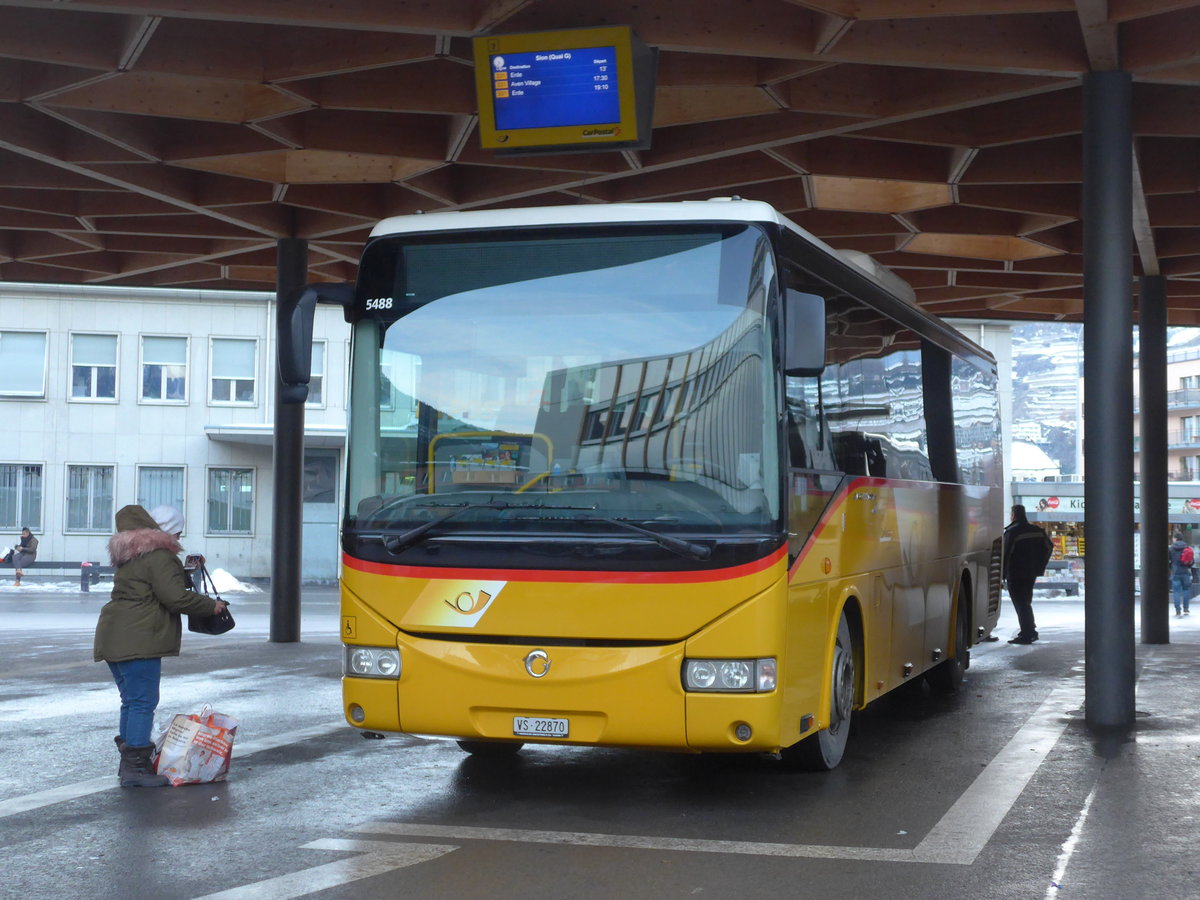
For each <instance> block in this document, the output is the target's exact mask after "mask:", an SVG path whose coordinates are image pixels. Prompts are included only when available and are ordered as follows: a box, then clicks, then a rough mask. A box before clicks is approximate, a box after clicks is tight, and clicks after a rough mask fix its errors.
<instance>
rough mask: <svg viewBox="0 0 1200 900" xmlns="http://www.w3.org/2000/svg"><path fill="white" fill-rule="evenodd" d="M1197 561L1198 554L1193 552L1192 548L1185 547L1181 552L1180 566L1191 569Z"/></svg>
mask: <svg viewBox="0 0 1200 900" xmlns="http://www.w3.org/2000/svg"><path fill="white" fill-rule="evenodd" d="M1195 561H1196V554H1195V553H1193V552H1192V548H1191V547H1184V548H1183V549H1182V550H1180V551H1179V564H1180V565H1181V566H1188V567H1191V565H1192V564H1193V563H1195Z"/></svg>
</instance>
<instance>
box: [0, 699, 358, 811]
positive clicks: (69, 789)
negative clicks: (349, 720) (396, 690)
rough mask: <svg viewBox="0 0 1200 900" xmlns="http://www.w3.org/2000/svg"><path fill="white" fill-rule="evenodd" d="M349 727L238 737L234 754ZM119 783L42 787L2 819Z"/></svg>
mask: <svg viewBox="0 0 1200 900" xmlns="http://www.w3.org/2000/svg"><path fill="white" fill-rule="evenodd" d="M347 727H348V726H347V725H346V723H345V722H342V721H340V720H339V721H337V722H324V723H322V724H320V725H310V726H309V727H308V728H299V729H297V730H295V731H287V732H284V733H283V734H275V735H270V736H269V737H263V738H258V739H257V740H253V741H246V742H245V743H238V742H236V741H235V742H234V747H233V756H234V759H235V760H236V759H240V758H242V757H244V756H250V755H251V754H254V753H261V752H262V751H264V750H274V749H275V748H276V747H285V746H287V745H288V744H298V743H300V742H301V741H307V740H309V739H311V738H315V737H321V736H323V735H326V734H332V733H333V732H335V731H341V730H342V729H343V728H347ZM115 787H117V776H115V775H102V776H100V777H99V778H89V779H88V780H87V781H77V782H75V783H74V784H64V785H62V786H61V787H56V788H50V789H49V790H46V791H38V792H37V793H36V794H26V795H25V796H24V797H13V798H11V799H9V800H0V819H4V818H7V817H8V816H15V815H17V814H18V813H23V812H28V811H29V810H31V809H40V808H41V807H43V806H52V805H54V804H55V803H65V802H67V801H68V800H77V799H79V798H80V797H86V796H88V795H89V794H97V793H99V792H100V791H106V790H108V789H109V788H115Z"/></svg>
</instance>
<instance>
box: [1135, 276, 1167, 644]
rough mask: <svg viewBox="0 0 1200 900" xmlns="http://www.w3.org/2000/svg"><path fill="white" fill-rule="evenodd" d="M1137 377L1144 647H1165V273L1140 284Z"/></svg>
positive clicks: (1143, 279)
mask: <svg viewBox="0 0 1200 900" xmlns="http://www.w3.org/2000/svg"><path fill="white" fill-rule="evenodd" d="M1138 379H1139V385H1140V390H1139V392H1138V393H1139V396H1140V398H1141V402H1140V403H1139V410H1140V412H1139V418H1140V422H1141V435H1140V440H1141V451H1140V452H1139V454H1138V459H1139V460H1140V462H1141V465H1140V466H1139V469H1140V471H1139V473H1138V474H1139V476H1140V479H1141V484H1142V488H1141V490H1142V565H1141V577H1140V581H1141V588H1142V606H1141V615H1142V643H1143V644H1167V643H1170V640H1171V631H1170V628H1169V627H1168V624H1167V609H1168V607H1167V595H1168V594H1169V593H1170V586H1169V584H1168V582H1169V578H1168V573H1167V564H1166V562H1167V559H1166V557H1167V553H1166V546H1167V542H1168V541H1169V540H1170V534H1169V532H1170V519H1169V517H1168V515H1167V403H1166V397H1167V284H1166V279H1165V278H1163V277H1162V276H1161V275H1147V276H1145V277H1144V278H1142V280H1141V294H1140V297H1139V300H1138Z"/></svg>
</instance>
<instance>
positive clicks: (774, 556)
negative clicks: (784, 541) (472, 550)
mask: <svg viewBox="0 0 1200 900" xmlns="http://www.w3.org/2000/svg"><path fill="white" fill-rule="evenodd" d="M786 555H787V548H786V547H780V548H779V549H778V550H776V551H775V552H774V553H771V554H770V555H768V556H764V557H763V558H762V559H756V560H754V561H753V562H749V563H744V564H742V565H740V566H730V567H729V568H725V569H704V570H702V571H697V572H584V571H577V570H564V571H552V570H547V569H442V568H434V567H430V566H401V565H394V564H392V563H375V562H367V561H366V560H362V559H355V558H354V557H353V556H350V555H348V554H346V553H343V554H342V565H344V566H346V568H348V569H354V570H355V571H358V572H366V573H368V574H371V575H390V576H393V577H405V578H427V579H430V580H434V579H455V580H464V579H473V580H477V581H545V582H564V583H567V584H697V583H701V582H706V581H728V580H729V579H732V578H742V577H745V576H747V575H756V574H758V573H759V572H762V571H765V570H766V569H769V568H770V567H771V566H773V565H775V564H776V563H777V562H779V561H780V560H781V559H783V558H784V557H785V556H786Z"/></svg>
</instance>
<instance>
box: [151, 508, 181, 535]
mask: <svg viewBox="0 0 1200 900" xmlns="http://www.w3.org/2000/svg"><path fill="white" fill-rule="evenodd" d="M150 518H152V519H153V520H154V521H155V522H157V523H158V527H159V528H161V529H162V530H163V531H165V532H166V533H167V534H181V533H182V532H183V513H181V512H180V511H179V510H177V509H176V508H175V507H173V506H165V505H164V506H156V507H154V509H152V510H150Z"/></svg>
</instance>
